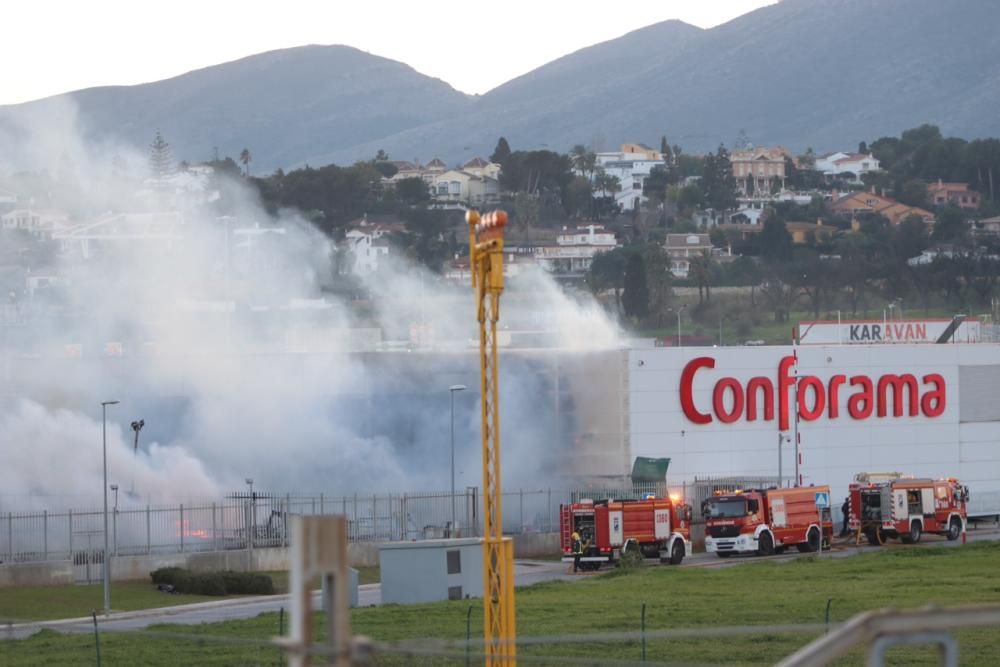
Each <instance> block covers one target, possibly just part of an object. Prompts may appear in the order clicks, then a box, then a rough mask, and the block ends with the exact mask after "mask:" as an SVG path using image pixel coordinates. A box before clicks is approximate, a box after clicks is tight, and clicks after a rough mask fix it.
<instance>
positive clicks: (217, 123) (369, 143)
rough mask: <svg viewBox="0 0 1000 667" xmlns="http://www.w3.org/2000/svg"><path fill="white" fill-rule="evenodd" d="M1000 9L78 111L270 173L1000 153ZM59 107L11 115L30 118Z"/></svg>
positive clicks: (631, 42) (182, 81)
mask: <svg viewBox="0 0 1000 667" xmlns="http://www.w3.org/2000/svg"><path fill="white" fill-rule="evenodd" d="M996 25H1000V3H996V2H985V1H983V0H951V1H950V2H946V3H945V2H940V0H783V1H781V2H779V3H778V4H775V5H771V6H768V7H765V8H762V9H759V10H756V11H754V12H751V13H749V14H746V15H744V16H741V17H739V18H737V19H734V20H732V21H730V22H728V23H726V24H723V25H720V26H717V27H715V28H712V29H710V30H702V29H700V28H696V27H694V26H690V25H687V24H684V23H681V22H679V21H667V22H664V23H660V24H656V25H653V26H649V27H647V28H643V29H641V30H637V31H635V32H632V33H629V34H627V35H624V36H622V37H620V38H618V39H615V40H611V41H608V42H604V43H602V44H597V45H594V46H591V47H588V48H585V49H582V50H580V51H577V52H575V53H572V54H569V55H567V56H565V57H563V58H560V59H558V60H555V61H553V62H551V63H548V64H546V65H544V66H542V67H540V68H538V69H536V70H534V71H532V72H529V73H528V74H525V75H523V76H521V77H518V78H516V79H514V80H512V81H509V82H507V83H505V84H503V85H502V86H499V87H498V88H495V89H494V90H492V91H490V92H488V93H486V94H485V95H481V96H476V97H472V96H467V95H464V94H462V93H460V92H458V91H456V90H454V89H453V88H451V87H450V86H448V85H447V84H445V83H444V82H442V81H439V80H436V79H431V78H429V77H426V76H423V75H421V74H419V73H417V72H416V71H414V70H412V69H411V68H409V67H407V66H406V65H403V64H401V63H398V62H394V61H391V60H387V59H384V58H379V57H377V56H372V55H369V54H366V53H363V52H360V51H357V50H355V49H352V48H349V47H343V46H325V47H321V46H310V47H302V48H298V49H288V50H284V51H274V52H271V53H265V54H261V55H258V56H252V57H250V58H244V59H243V60H238V61H235V62H232V63H227V64H224V65H218V66H215V67H209V68H206V69H203V70H198V71H196V72H191V73H188V74H185V75H182V76H179V77H175V78H173V79H169V80H166V81H160V82H157V83H150V84H144V85H139V86H130V87H120V88H95V89H89V90H84V91H78V92H75V93H69V94H68V95H67V96H66V97H69V98H71V99H73V100H74V101H75V102H76V104H77V105H78V106H79V108H80V118H81V123H82V124H83V126H84V127H85V128H86V129H87V132H88V135H89V136H94V137H106V136H112V135H118V136H123V137H124V138H126V139H128V140H130V141H132V142H134V143H136V144H138V145H140V146H142V145H146V144H148V143H149V140H150V138H151V136H152V134H153V132H154V131H155V129H156V128H157V127H159V128H160V129H161V130H162V131H163V133H164V136H166V137H167V139H168V141H170V142H171V143H172V144H173V147H174V152H175V155H177V156H178V157H179V158H186V159H202V158H205V157H207V156H208V155H209V154H210V153H211V151H212V147H214V146H218V147H219V149H220V151H222V152H223V153H225V154H231V155H234V156H235V155H236V154H238V153H239V150H240V149H241V148H243V147H247V148H249V149H250V150H251V152H252V153H253V154H254V163H253V168H254V171H256V172H257V173H261V172H266V171H269V170H270V169H273V168H275V167H278V166H281V167H286V168H287V167H290V166H295V165H300V164H302V163H307V162H308V163H310V164H314V165H315V164H324V163H328V162H331V161H336V162H338V163H350V162H352V161H354V160H357V159H363V158H369V157H371V156H372V155H374V154H375V152H376V151H377V150H378V149H380V148H381V149H385V150H386V151H387V152H388V153H389V154H390V155H391V156H392V157H395V158H401V159H411V158H413V157H419V158H421V159H424V160H427V159H429V158H430V157H433V156H435V155H437V156H440V157H442V158H445V159H446V160H447V161H449V162H453V161H457V160H464V159H467V158H470V157H472V156H473V155H477V154H480V155H486V154H489V153H490V152H491V151H492V149H493V147H494V145H495V144H496V140H497V138H498V137H499V136H505V137H506V138H507V139H508V141H509V143H510V145H511V146H512V147H513V148H514V149H532V148H540V147H548V148H551V149H552V150H559V151H565V150H568V149H569V148H570V147H571V146H572V145H573V144H577V143H586V144H592V145H595V146H597V147H598V148H601V147H603V148H606V149H610V148H613V147H615V146H617V145H618V144H620V143H623V142H626V141H644V142H646V143H650V144H656V143H658V142H659V138H660V136H662V135H666V136H667V137H668V138H669V139H670V141H671V142H672V143H677V144H680V145H681V146H683V147H684V148H685V149H686V150H688V151H703V150H712V149H714V148H715V147H716V146H718V145H719V144H720V143H726V144H730V145H731V144H732V143H733V141H734V140H735V139H736V137H737V136H738V134H739V133H740V131H741V130H744V131H745V132H746V134H747V136H748V137H749V139H750V140H751V141H752V142H753V143H755V144H758V145H769V144H783V145H785V146H787V147H789V148H791V149H793V150H803V149H805V148H806V147H807V146H812V147H813V148H815V149H816V150H817V151H823V150H828V149H829V150H832V149H852V148H854V147H855V146H856V145H857V143H858V142H859V141H861V140H869V141H870V140H872V139H874V138H877V137H879V136H883V135H896V134H898V133H899V132H900V131H901V130H903V129H906V128H909V127H915V126H917V125H920V124H922V123H934V124H937V125H939V126H940V127H941V129H942V131H943V132H944V133H945V134H946V135H954V136H962V137H966V138H974V137H979V136H1000V116H998V115H997V114H996V112H995V110H996V109H997V108H1000V66H998V65H997V63H1000V31H998V30H996V29H995V26H996ZM46 103H51V100H41V101H38V102H31V103H27V104H23V105H18V106H16V107H6V108H0V123H2V118H3V116H4V114H7V115H10V114H28V115H31V114H34V113H36V112H37V111H38V110H39V109H41V108H42V107H43V106H44V105H45V104H46Z"/></svg>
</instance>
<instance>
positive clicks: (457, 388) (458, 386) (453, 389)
mask: <svg viewBox="0 0 1000 667" xmlns="http://www.w3.org/2000/svg"><path fill="white" fill-rule="evenodd" d="M465 389H466V387H465V385H464V384H453V385H451V386H450V387H448V393H449V394H451V531H450V532H449V534H453V533H454V531H455V392H456V391H465Z"/></svg>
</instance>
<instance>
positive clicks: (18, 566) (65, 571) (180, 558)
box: [0, 542, 378, 588]
mask: <svg viewBox="0 0 1000 667" xmlns="http://www.w3.org/2000/svg"><path fill="white" fill-rule="evenodd" d="M289 555H290V550H289V549H288V548H287V547H275V548H268V549H254V551H253V562H252V563H251V560H250V553H249V552H248V551H201V552H195V553H184V554H180V553H178V554H159V555H157V554H152V555H148V556H145V555H144V556H118V557H117V558H114V559H113V560H112V562H111V578H112V580H114V581H135V580H141V579H148V578H149V573H150V572H152V571H153V570H156V569H159V568H161V567H186V568H188V569H190V570H194V571H195V572H217V571H220V570H233V571H235V572H248V571H254V572H259V571H264V570H287V569H288V562H289ZM347 555H348V558H349V559H350V564H351V565H352V566H354V567H374V566H376V565H378V545H377V544H374V543H371V542H352V543H350V544H348V545H347ZM96 567H97V568H98V569H97V573H98V574H97V575H96V576H97V578H98V579H100V577H101V575H100V566H99V565H98V566H96ZM74 581H75V573H74V568H73V564H72V563H71V562H70V561H68V560H65V561H62V560H60V561H47V562H43V563H5V564H0V588H4V587H7V586H49V585H56V584H72V583H74Z"/></svg>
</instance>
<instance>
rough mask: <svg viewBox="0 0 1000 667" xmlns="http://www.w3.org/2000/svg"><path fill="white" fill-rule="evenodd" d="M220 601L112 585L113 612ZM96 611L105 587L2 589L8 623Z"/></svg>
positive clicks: (1, 610)
mask: <svg viewBox="0 0 1000 667" xmlns="http://www.w3.org/2000/svg"><path fill="white" fill-rule="evenodd" d="M218 599H220V598H217V597H208V596H205V595H172V594H167V593H161V592H159V591H157V590H156V587H155V586H153V585H152V584H151V583H149V582H144V581H126V582H115V583H113V584H112V585H111V608H112V609H114V610H116V611H135V610H137V609H151V608H153V607H171V606H173V605H176V604H188V603H191V602H207V601H209V600H218ZM95 609H97V610H101V609H104V587H103V586H102V585H101V584H96V585H90V586H73V585H68V586H17V587H13V588H0V619H4V620H8V619H10V620H14V621H44V620H49V619H56V618H77V617H79V616H89V615H90V612H92V611H94V610H95ZM0 664H2V663H0Z"/></svg>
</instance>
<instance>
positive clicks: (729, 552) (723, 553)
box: [715, 551, 733, 558]
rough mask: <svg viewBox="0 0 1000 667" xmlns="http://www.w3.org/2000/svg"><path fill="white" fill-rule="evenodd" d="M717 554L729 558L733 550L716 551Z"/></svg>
mask: <svg viewBox="0 0 1000 667" xmlns="http://www.w3.org/2000/svg"><path fill="white" fill-rule="evenodd" d="M715 555H716V556H718V557H719V558H729V557H730V556H732V555H733V552H732V551H716V552H715Z"/></svg>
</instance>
